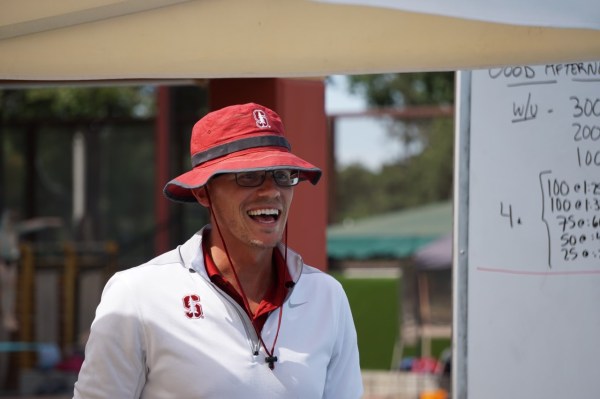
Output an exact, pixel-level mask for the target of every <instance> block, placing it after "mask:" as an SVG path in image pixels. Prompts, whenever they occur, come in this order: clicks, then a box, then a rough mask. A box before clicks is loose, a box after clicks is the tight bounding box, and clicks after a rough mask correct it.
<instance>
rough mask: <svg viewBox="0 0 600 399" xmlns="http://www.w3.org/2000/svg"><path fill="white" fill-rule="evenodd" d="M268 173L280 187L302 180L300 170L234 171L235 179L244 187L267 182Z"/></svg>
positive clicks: (293, 184)
mask: <svg viewBox="0 0 600 399" xmlns="http://www.w3.org/2000/svg"><path fill="white" fill-rule="evenodd" d="M267 173H270V174H271V175H272V176H273V180H274V181H275V184H277V185H278V186H279V187H292V186H295V185H296V184H298V183H299V182H300V172H298V171H297V170H289V169H277V170H268V171H267V170H260V171H256V172H239V173H234V175H235V181H236V183H237V184H238V186H242V187H258V186H260V185H262V184H263V183H264V182H265V179H266V178H267Z"/></svg>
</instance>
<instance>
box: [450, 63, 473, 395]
mask: <svg viewBox="0 0 600 399" xmlns="http://www.w3.org/2000/svg"><path fill="white" fill-rule="evenodd" d="M456 88H457V90H456V98H455V104H456V111H455V112H456V114H455V132H456V135H455V142H454V144H455V145H454V209H453V218H454V224H453V226H454V227H453V233H454V234H453V243H452V245H453V251H452V253H453V255H452V257H453V259H452V264H453V272H452V293H453V294H452V313H453V315H454V317H453V318H452V331H453V334H452V396H451V397H452V398H455V399H467V397H468V389H467V382H468V381H467V377H468V373H467V371H468V361H467V359H468V357H467V342H468V341H467V310H468V281H467V279H468V257H467V255H468V242H469V241H468V238H469V237H468V222H469V218H468V216H469V150H470V147H469V145H470V119H471V72H470V71H458V72H457V74H456Z"/></svg>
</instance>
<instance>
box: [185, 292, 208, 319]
mask: <svg viewBox="0 0 600 399" xmlns="http://www.w3.org/2000/svg"><path fill="white" fill-rule="evenodd" d="M183 308H184V309H185V315H186V316H187V318H188V319H203V318H204V312H203V311H202V305H201V304H200V295H197V294H191V295H186V296H184V297H183Z"/></svg>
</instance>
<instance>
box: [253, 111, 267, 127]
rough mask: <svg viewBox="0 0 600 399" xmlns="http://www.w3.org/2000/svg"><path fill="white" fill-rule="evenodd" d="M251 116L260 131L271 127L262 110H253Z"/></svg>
mask: <svg viewBox="0 0 600 399" xmlns="http://www.w3.org/2000/svg"><path fill="white" fill-rule="evenodd" d="M252 114H253V115H254V120H255V121H256V126H258V127H259V128H261V129H266V128H268V127H271V125H269V119H268V118H267V114H265V111H263V110H262V109H255V110H254V111H253V112H252Z"/></svg>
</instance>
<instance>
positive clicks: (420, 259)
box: [413, 233, 452, 270]
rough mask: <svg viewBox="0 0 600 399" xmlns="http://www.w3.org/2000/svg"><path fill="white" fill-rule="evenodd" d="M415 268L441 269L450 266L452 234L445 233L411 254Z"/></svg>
mask: <svg viewBox="0 0 600 399" xmlns="http://www.w3.org/2000/svg"><path fill="white" fill-rule="evenodd" d="M413 260H414V262H415V267H416V268H417V270H442V269H449V268H451V267H452V234H451V233H450V234H446V235H444V236H442V237H441V238H438V239H437V240H435V241H433V242H430V243H429V244H427V245H424V246H423V247H421V248H420V249H419V250H418V251H416V252H415V254H414V256H413Z"/></svg>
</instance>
